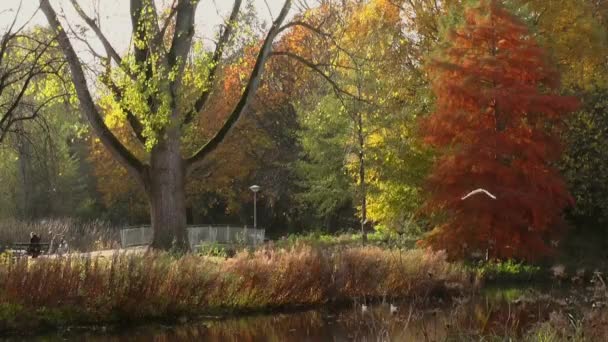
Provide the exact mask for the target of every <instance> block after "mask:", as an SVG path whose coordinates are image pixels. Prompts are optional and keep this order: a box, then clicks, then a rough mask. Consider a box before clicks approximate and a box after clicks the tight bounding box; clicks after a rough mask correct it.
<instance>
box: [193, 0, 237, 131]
mask: <svg viewBox="0 0 608 342" xmlns="http://www.w3.org/2000/svg"><path fill="white" fill-rule="evenodd" d="M241 3H242V0H236V1H235V2H234V5H233V6H232V12H231V13H230V18H229V19H228V22H227V23H226V26H225V28H224V32H222V33H221V35H220V39H219V41H218V42H217V44H216V45H215V51H214V52H213V57H212V58H211V69H209V75H208V76H207V85H208V88H207V89H206V90H205V91H203V93H202V94H201V96H200V97H199V98H198V99H197V100H196V102H195V103H194V109H193V110H192V111H190V112H189V113H187V114H186V117H185V118H184V124H186V125H187V124H189V123H190V122H192V119H193V118H194V117H195V116H196V114H198V113H200V111H201V110H202V109H203V108H204V107H205V105H206V104H207V101H208V100H209V96H210V95H211V92H212V91H213V84H214V82H215V75H216V73H217V70H218V66H219V64H220V60H221V58H222V56H223V53H224V48H225V47H226V44H227V43H228V41H229V40H230V36H231V35H232V31H233V29H234V26H235V25H236V21H237V18H238V15H239V11H240V8H241Z"/></svg>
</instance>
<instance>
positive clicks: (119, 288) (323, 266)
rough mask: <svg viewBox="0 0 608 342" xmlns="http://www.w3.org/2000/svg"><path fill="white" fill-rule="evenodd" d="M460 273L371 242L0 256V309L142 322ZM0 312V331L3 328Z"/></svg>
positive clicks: (417, 288) (340, 295) (441, 283)
mask: <svg viewBox="0 0 608 342" xmlns="http://www.w3.org/2000/svg"><path fill="white" fill-rule="evenodd" d="M466 279H467V277H466V276H465V274H464V273H463V271H462V269H461V268H460V267H458V266H455V265H453V264H450V263H448V262H446V260H445V256H444V255H443V254H440V253H439V254H438V253H433V252H428V251H423V250H413V251H407V252H399V251H396V250H394V251H391V250H383V249H380V248H377V247H352V248H346V249H343V250H332V251H328V250H323V249H320V248H315V247H311V246H307V245H300V246H294V247H293V248H291V249H275V248H270V247H269V248H265V249H262V250H258V251H256V252H253V253H248V252H241V253H240V254H238V255H237V256H236V257H235V258H232V259H229V260H225V261H217V260H212V259H208V258H204V257H200V256H197V255H191V254H190V255H185V256H182V257H179V258H177V257H173V256H171V255H168V254H165V253H152V252H150V253H147V254H145V255H124V254H122V255H119V254H116V255H115V256H114V257H112V258H110V259H105V258H96V259H89V258H83V257H66V258H41V259H39V260H36V261H32V260H26V259H22V260H12V259H10V258H5V259H3V261H1V262H0V311H2V310H4V311H6V310H13V311H15V310H17V311H18V312H22V313H25V312H30V313H31V312H34V311H36V310H38V311H39V310H40V309H41V308H43V309H44V310H46V312H48V310H58V309H61V310H63V311H64V312H68V311H70V310H72V311H74V310H75V311H76V312H77V313H78V314H77V317H78V320H90V321H92V322H99V321H112V320H117V319H120V320H124V319H143V318H154V317H171V316H179V315H193V314H202V313H214V312H218V311H222V312H225V311H247V310H261V309H271V308H279V307H296V306H303V305H304V306H308V305H317V304H323V303H326V302H329V301H345V300H351V299H353V298H359V299H361V300H363V299H364V298H366V299H369V298H372V297H382V296H391V297H408V296H418V295H429V294H430V293H431V292H433V291H441V290H445V289H446V288H447V287H446V284H447V283H454V282H456V283H461V284H465V283H467V280H466ZM15 308H17V309H15ZM16 315H17V316H18V315H19V314H16ZM3 316H4V315H2V313H1V312H0V327H1V326H2V325H4V326H5V327H6V326H7V325H8V326H10V324H8V323H7V322H2V317H3ZM30 316H31V315H30ZM62 317H63V316H62ZM13 324H14V325H16V326H18V325H19V324H18V323H13Z"/></svg>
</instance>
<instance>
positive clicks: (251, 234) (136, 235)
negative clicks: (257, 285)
mask: <svg viewBox="0 0 608 342" xmlns="http://www.w3.org/2000/svg"><path fill="white" fill-rule="evenodd" d="M187 231H188V241H189V242H190V248H194V247H195V246H197V245H200V244H201V243H203V242H211V243H221V244H243V245H253V246H255V245H258V244H261V243H262V242H264V234H265V230H264V229H254V228H248V227H247V226H245V227H238V226H211V225H209V226H191V227H188V228H187ZM152 237H153V232H152V229H151V228H150V227H148V226H145V227H136V228H128V229H122V230H121V231H120V242H121V245H122V247H123V248H125V247H133V246H144V245H149V244H150V243H152Z"/></svg>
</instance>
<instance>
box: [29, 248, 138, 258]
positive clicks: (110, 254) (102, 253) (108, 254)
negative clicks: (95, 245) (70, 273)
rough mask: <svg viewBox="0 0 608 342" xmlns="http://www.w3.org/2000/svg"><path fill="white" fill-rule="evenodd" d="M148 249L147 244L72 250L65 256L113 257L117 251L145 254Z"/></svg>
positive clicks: (51, 256) (52, 255)
mask: <svg viewBox="0 0 608 342" xmlns="http://www.w3.org/2000/svg"><path fill="white" fill-rule="evenodd" d="M147 249H148V247H146V246H144V247H129V248H117V249H106V250H101V251H93V252H87V253H81V252H70V253H67V254H63V256H72V257H83V258H86V257H88V258H111V257H113V256H114V254H116V253H120V254H126V255H131V254H143V253H145V252H146V250H147ZM58 256H59V255H58V254H50V255H41V256H39V258H56V257H58Z"/></svg>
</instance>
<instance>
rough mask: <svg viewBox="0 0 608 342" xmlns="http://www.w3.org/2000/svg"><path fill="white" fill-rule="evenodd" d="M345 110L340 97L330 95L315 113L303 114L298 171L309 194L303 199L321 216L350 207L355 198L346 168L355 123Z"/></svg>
mask: <svg viewBox="0 0 608 342" xmlns="http://www.w3.org/2000/svg"><path fill="white" fill-rule="evenodd" d="M343 110H344V108H342V106H341V104H340V102H339V101H338V100H337V99H336V98H334V97H331V96H326V97H324V98H322V99H321V100H320V101H319V104H318V106H317V107H316V108H315V109H314V110H312V111H304V110H301V111H300V126H301V131H300V133H299V137H300V144H301V146H302V150H303V156H302V160H301V161H299V162H297V163H296V170H297V174H298V175H299V177H300V179H302V183H301V186H302V187H303V188H304V189H305V192H303V193H301V194H300V195H299V197H300V200H301V202H303V203H305V204H308V205H311V206H312V207H314V208H315V211H316V213H317V214H318V216H320V217H325V216H328V215H331V214H332V213H334V212H336V211H338V210H339V209H340V208H343V207H344V206H347V205H349V204H350V203H351V202H352V200H353V196H354V194H353V185H352V180H351V177H350V175H349V173H348V169H347V166H346V164H347V154H348V152H347V151H348V149H349V145H348V140H349V132H350V127H351V125H352V122H351V121H350V120H348V118H347V117H346V116H345V115H344V113H343Z"/></svg>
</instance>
